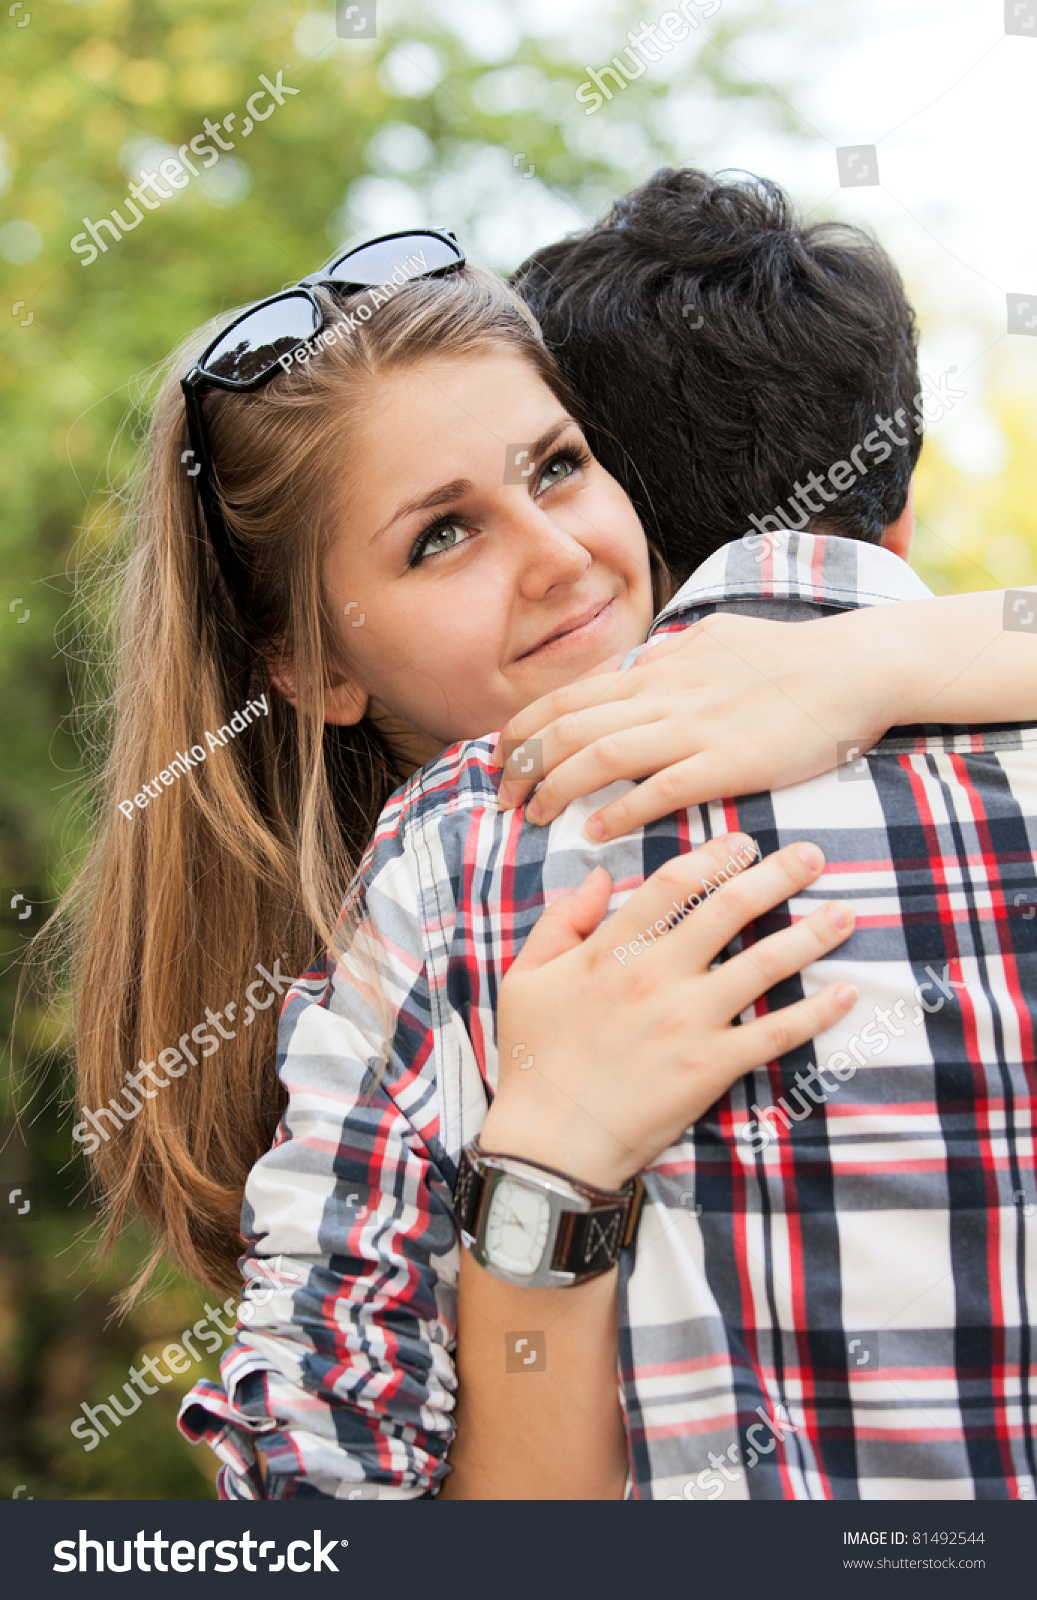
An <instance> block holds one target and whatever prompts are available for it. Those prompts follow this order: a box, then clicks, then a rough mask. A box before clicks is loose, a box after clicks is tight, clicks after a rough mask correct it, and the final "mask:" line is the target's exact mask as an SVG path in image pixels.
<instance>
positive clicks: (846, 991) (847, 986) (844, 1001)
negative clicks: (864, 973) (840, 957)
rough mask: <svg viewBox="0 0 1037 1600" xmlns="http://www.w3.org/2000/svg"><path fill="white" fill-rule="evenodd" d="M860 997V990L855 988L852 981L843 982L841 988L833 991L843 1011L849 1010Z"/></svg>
mask: <svg viewBox="0 0 1037 1600" xmlns="http://www.w3.org/2000/svg"><path fill="white" fill-rule="evenodd" d="M860 997H861V991H860V990H859V989H855V988H854V986H853V984H852V983H844V984H843V985H842V987H841V988H839V989H837V990H836V991H835V998H836V1000H837V1001H838V1003H839V1005H840V1006H841V1008H842V1009H843V1011H849V1010H851V1008H852V1007H853V1006H855V1005H856V1004H857V1001H858V1000H859V999H860Z"/></svg>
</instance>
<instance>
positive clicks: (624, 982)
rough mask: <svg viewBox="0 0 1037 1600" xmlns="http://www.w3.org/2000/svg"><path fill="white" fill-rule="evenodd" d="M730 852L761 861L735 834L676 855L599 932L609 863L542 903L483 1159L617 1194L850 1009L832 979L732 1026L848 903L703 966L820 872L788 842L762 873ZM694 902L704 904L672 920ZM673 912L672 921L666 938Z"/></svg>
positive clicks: (501, 1007) (518, 981)
mask: <svg viewBox="0 0 1037 1600" xmlns="http://www.w3.org/2000/svg"><path fill="white" fill-rule="evenodd" d="M739 854H740V857H741V862H742V863H744V862H747V861H751V860H752V857H753V855H754V854H755V845H754V844H753V842H752V841H751V840H749V839H748V838H747V837H746V836H745V835H744V834H730V835H727V836H726V837H724V838H721V839H719V840H714V841H712V842H711V843H710V844H707V845H705V846H703V848H702V849H700V850H695V851H693V852H692V853H691V854H689V855H685V856H678V857H676V858H675V859H674V860H672V861H669V862H667V863H666V864H665V865H664V866H662V867H660V868H659V869H658V871H657V872H655V873H653V875H652V876H651V877H650V878H648V879H647V880H646V881H645V883H644V884H642V886H641V887H640V888H639V889H638V890H637V891H636V892H635V893H634V894H632V895H631V896H630V897H629V898H628V899H627V900H626V902H625V903H624V904H623V906H621V907H620V909H619V910H618V911H616V912H615V913H614V915H613V916H611V917H610V918H609V919H608V922H607V924H606V923H603V918H604V916H605V912H606V911H607V909H608V903H609V891H610V879H609V876H608V873H607V872H606V871H605V870H604V868H595V869H594V871H593V872H592V873H591V874H590V875H589V876H588V877H587V878H586V879H585V880H584V882H583V884H582V885H581V887H580V888H579V889H577V890H576V891H575V893H573V894H571V895H569V896H568V897H567V898H566V899H564V900H560V901H557V902H556V903H555V904H554V905H553V906H550V907H548V909H547V910H546V911H545V912H544V913H543V915H542V916H541V918H540V920H539V921H538V922H537V924H536V926H535V927H534V928H533V930H532V932H531V933H530V935H529V938H528V939H527V940H526V943H525V946H524V947H523V949H522V951H521V952H520V954H519V956H518V957H517V959H516V960H515V962H514V964H513V965H512V967H511V968H510V970H509V972H508V974H507V976H506V977H505V979H504V982H503V984H502V985H501V992H500V1000H499V1004H498V1009H497V1039H498V1052H499V1061H500V1080H499V1082H498V1086H497V1094H496V1097H495V1099H494V1102H493V1105H492V1106H491V1108H490V1110H489V1112H488V1113H487V1117H486V1122H485V1125H484V1127H483V1131H482V1133H481V1134H480V1139H481V1142H482V1144H483V1147H484V1148H485V1149H487V1150H493V1151H498V1152H500V1153H502V1154H506V1155H513V1156H526V1157H528V1158H529V1159H530V1160H533V1161H539V1162H541V1163H542V1164H545V1165H547V1166H552V1167H556V1168H557V1169H558V1170H560V1171H562V1172H568V1173H571V1174H572V1176H574V1177H577V1178H582V1179H584V1180H585V1181H586V1182H588V1183H592V1184H596V1185H598V1186H599V1187H601V1188H606V1189H617V1188H619V1187H620V1186H621V1185H622V1184H623V1183H624V1182H625V1181H626V1180H627V1179H628V1178H629V1177H631V1176H632V1174H633V1173H635V1172H637V1171H639V1170H640V1169H641V1168H642V1167H644V1166H647V1165H648V1163H650V1162H651V1161H653V1160H654V1159H655V1157H656V1156H657V1155H659V1154H660V1153H661V1151H663V1150H665V1149H666V1148H667V1147H668V1146H669V1145H670V1144H672V1143H673V1141H674V1140H675V1139H676V1138H677V1137H678V1136H679V1135H680V1134H681V1133H682V1132H683V1131H684V1129H685V1128H687V1127H688V1126H689V1125H690V1124H691V1123H692V1122H694V1121H695V1120H696V1119H697V1118H698V1117H700V1116H701V1115H702V1113H703V1112H704V1111H706V1110H707V1109H708V1108H709V1106H711V1105H712V1104H713V1103H714V1101H716V1100H717V1099H719V1097H720V1096H721V1095H722V1094H723V1093H724V1092H725V1091H726V1090H727V1089H728V1088H729V1087H730V1086H731V1084H732V1083H734V1081H735V1080H736V1079H737V1078H739V1077H741V1076H742V1074H743V1073H746V1072H748V1071H750V1070H751V1069H752V1068H754V1067H758V1066H761V1065H762V1064H763V1063H765V1062H767V1061H771V1060H773V1059H774V1058H775V1057H776V1056H779V1055H783V1054H784V1053H785V1052H786V1051H788V1050H792V1049H794V1048H795V1047H796V1046H797V1045H800V1044H803V1043H805V1041H806V1040H808V1039H812V1038H813V1037H814V1035H815V1034H818V1033H821V1032H822V1031H823V1030H824V1029H826V1028H830V1027H832V1025H833V1024H834V1023H835V1022H837V1021H838V1020H839V1019H840V1018H841V1017H842V1016H843V1015H844V1014H845V1013H846V1012H847V1011H848V1010H849V1009H850V1007H851V1006H852V1005H853V1004H854V1003H855V1001H856V999H857V993H858V991H857V990H856V989H854V988H853V987H851V986H850V985H847V984H839V983H830V984H827V985H826V986H825V987H824V988H822V989H820V990H819V991H818V992H817V993H816V994H814V995H811V997H810V998H809V999H808V1000H799V1001H797V1002H795V1004H793V1005H790V1006H786V1007H784V1008H782V1009H781V1010H778V1011H772V1012H769V1013H767V1014H766V1015H764V1016H761V1017H758V1018H757V1019H756V1020H755V1021H753V1022H750V1023H747V1024H744V1025H742V1026H738V1027H735V1026H733V1025H732V1024H733V1023H734V1020H735V1018H737V1017H738V1016H739V1014H740V1013H741V1012H743V1011H744V1010H745V1009H746V1008H747V1007H748V1006H751V1005H752V1003H753V1001H754V1000H756V999H758V998H759V996H760V995H762V994H763V993H764V992H765V990H767V989H769V988H771V987H772V985H774V984H775V983H778V982H780V981H781V980H782V979H784V978H787V977H789V976H791V974H793V973H795V972H798V971H799V970H800V969H801V968H802V967H804V966H807V965H808V964H809V963H810V962H812V961H816V960H817V959H818V957H819V956H823V955H825V954H827V952H828V951H830V950H833V949H834V948H835V947H836V946H837V945H840V944H842V943H843V941H844V940H845V939H846V938H847V937H848V935H849V933H850V931H851V929H852V927H853V914H852V911H851V908H850V907H849V906H848V905H846V904H845V902H841V901H839V902H834V903H832V902H830V903H829V904H828V905H826V906H822V907H819V908H818V909H817V910H816V911H813V912H811V914H810V915H809V916H806V917H803V918H801V919H800V920H799V921H797V922H796V923H794V925H793V926H792V927H790V928H786V929H783V930H782V931H781V932H779V933H774V934H771V935H770V936H769V937H768V938H766V939H761V940H760V941H759V943H757V944H754V945H752V946H751V947H750V948H749V949H748V950H746V951H744V952H742V953H741V954H739V955H736V956H733V957H731V958H730V959H729V960H728V961H726V962H725V963H724V964H723V965H722V966H720V967H718V968H716V970H714V971H711V970H710V962H711V961H712V960H714V958H715V957H716V956H717V955H719V954H720V952H721V951H722V950H723V949H724V947H725V946H726V945H727V944H728V942H729V941H730V940H731V939H732V938H733V937H734V935H735V934H736V933H737V932H738V931H739V930H740V929H741V928H743V927H744V926H745V925H746V923H747V922H749V921H751V920H752V919H753V918H754V917H758V916H760V915H761V914H762V913H763V912H766V911H770V910H771V909H773V907H774V906H777V905H780V904H781V902H782V901H783V900H787V899H790V898H792V897H794V896H795V895H796V894H797V893H798V892H800V891H801V890H803V889H805V888H806V887H807V886H808V885H810V884H812V883H814V882H815V881H816V879H817V878H818V876H819V875H820V873H821V871H822V869H823V867H824V857H823V855H822V854H821V851H820V850H818V848H817V847H816V845H812V844H796V845H789V846H787V847H786V848H784V849H782V850H778V851H776V852H775V853H774V854H773V855H771V856H768V857H767V858H766V859H765V860H763V861H761V862H760V863H759V864H758V865H756V866H744V867H743V866H740V864H739V859H738V858H739ZM725 879H726V880H727V881H725ZM692 897H699V898H700V899H701V903H700V904H698V905H697V906H696V907H695V909H693V910H690V911H688V912H687V913H686V914H684V915H683V916H679V914H678V912H679V908H681V907H683V906H684V904H685V902H687V901H688V900H689V899H691V898H692ZM674 902H676V903H677V907H678V911H675V909H674ZM667 918H669V920H670V921H671V922H672V923H673V926H672V927H671V928H670V929H669V931H663V930H664V928H665V926H666V921H665V919H667ZM638 946H639V947H640V948H639V950H638V949H637V948H635V947H638Z"/></svg>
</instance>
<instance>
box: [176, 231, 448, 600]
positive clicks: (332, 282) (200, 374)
mask: <svg viewBox="0 0 1037 1600" xmlns="http://www.w3.org/2000/svg"><path fill="white" fill-rule="evenodd" d="M464 264H465V255H464V251H463V250H462V249H461V246H460V245H459V244H458V242H457V240H456V239H455V238H454V235H453V234H452V233H450V232H447V231H446V230H444V229H439V228H418V229H415V230H413V231H411V230H407V231H404V232H401V233H386V234H382V235H381V236H380V237H379V238H377V239H369V240H368V241H367V242H366V243H365V244H360V245H356V246H355V247H354V248H353V249H352V250H347V251H346V253H345V255H341V256H336V257H335V259H334V260H333V261H330V262H329V263H328V265H327V266H324V267H321V268H319V269H318V271H316V272H311V273H309V275H308V276H307V277H305V278H300V280H299V282H298V283H297V284H296V285H295V286H294V288H291V289H282V291H281V292H280V294H275V295H271V296H270V297H269V299H267V300H260V301H259V302H258V303H257V304H256V305H254V306H250V307H249V309H248V310H247V311H243V312H242V313H241V315H240V316H239V317H236V318H235V319H234V321H233V322H232V323H231V324H230V326H229V327H227V328H224V329H223V330H222V331H221V332H220V333H218V334H217V335H216V337H215V339H213V340H212V342H211V343H210V344H208V345H207V346H206V347H205V349H204V350H203V351H202V353H201V355H200V356H199V357H198V358H197V360H195V361H192V363H191V365H190V367H189V368H188V370H187V371H186V372H185V373H184V375H183V377H182V378H181V379H180V387H181V389H182V390H183V394H184V403H185V405H186V408H187V431H188V436H189V438H190V441H191V453H192V455H193V458H194V465H193V467H192V470H191V476H192V477H194V479H195V483H196V486H197V489H198V497H199V500H200V502H201V508H202V518H203V522H204V525H205V528H206V530H207V532H208V535H209V540H210V543H211V545H212V548H213V553H214V555H215V556H216V560H217V562H218V563H219V566H220V570H221V572H222V573H223V576H224V578H225V579H226V581H227V584H228V587H229V588H230V591H231V594H232V595H237V594H239V593H240V592H241V588H240V583H241V577H242V571H243V564H242V562H241V559H240V557H239V556H238V554H237V552H236V551H235V550H234V548H233V546H232V544H231V542H230V538H229V536H228V534H227V528H226V524H225V523H224V520H223V516H222V513H221V512H220V509H219V506H218V504H217V499H216V489H215V480H214V477H213V466H212V451H211V448H210V444H209V432H208V429H207V427H206V424H205V412H204V407H203V399H204V395H205V391H206V389H209V388H216V389H227V390H229V391H231V392H232V393H235V394H248V393H251V392H252V391H253V390H254V389H261V388H262V387H263V385H264V384H265V383H269V382H270V380H271V378H273V377H275V376H276V374H277V373H278V372H281V371H284V370H285V369H286V368H287V367H288V366H290V365H291V359H292V358H294V355H295V353H296V352H297V351H298V350H299V349H301V347H302V346H304V345H308V344H309V343H310V342H311V341H312V340H314V339H316V338H317V337H318V336H319V335H320V334H321V333H322V332H323V331H324V326H325V311H324V307H323V305H322V304H321V302H320V300H319V299H318V298H317V296H316V295H315V294H314V292H313V291H314V289H315V288H327V289H334V290H338V291H340V292H345V293H347V294H352V293H355V292H356V291H358V290H360V289H376V288H380V287H381V286H382V285H388V286H391V287H392V288H394V289H395V288H397V287H399V283H400V276H399V275H400V274H401V273H402V274H403V280H402V281H403V282H408V281H415V280H417V279H418V278H439V277H443V276H444V275H445V274H446V273H449V272H456V271H457V270H458V269H459V268H460V267H463V266H464ZM285 358H287V359H285Z"/></svg>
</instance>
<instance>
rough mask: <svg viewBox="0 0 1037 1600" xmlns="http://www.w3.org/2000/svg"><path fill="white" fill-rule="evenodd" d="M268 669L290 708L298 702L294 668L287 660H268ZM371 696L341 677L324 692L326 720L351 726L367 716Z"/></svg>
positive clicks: (275, 686)
mask: <svg viewBox="0 0 1037 1600" xmlns="http://www.w3.org/2000/svg"><path fill="white" fill-rule="evenodd" d="M267 670H268V671H269V673H270V682H271V683H272V684H273V686H274V688H275V689H276V690H277V692H278V694H280V695H282V696H283V697H284V699H285V700H287V701H288V703H289V705H293V706H294V705H296V704H297V703H298V695H297V691H296V686H295V669H294V667H293V666H292V664H291V662H289V661H287V660H285V659H284V658H281V659H278V660H277V661H276V665H275V661H274V659H272V658H271V657H269V656H268V657H267ZM369 698H370V697H369V696H368V694H367V692H366V690H364V689H361V687H360V685H359V684H356V683H353V681H352V680H351V679H349V678H339V679H337V680H336V681H335V682H334V683H333V684H331V685H329V687H328V688H327V689H326V690H325V694H324V721H325V722H335V723H338V724H339V726H340V727H352V726H353V724H354V723H357V722H359V721H360V720H361V718H362V717H364V716H365V715H366V714H367V705H368V700H369Z"/></svg>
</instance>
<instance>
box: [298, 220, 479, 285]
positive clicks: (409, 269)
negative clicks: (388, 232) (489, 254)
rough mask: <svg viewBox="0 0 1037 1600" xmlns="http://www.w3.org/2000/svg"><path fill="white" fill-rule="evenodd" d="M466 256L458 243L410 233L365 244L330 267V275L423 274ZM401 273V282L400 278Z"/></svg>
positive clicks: (359, 278)
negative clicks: (397, 272) (397, 237)
mask: <svg viewBox="0 0 1037 1600" xmlns="http://www.w3.org/2000/svg"><path fill="white" fill-rule="evenodd" d="M463 260H464V257H463V255H462V253H461V251H460V249H459V248H458V246H457V245H456V244H451V243H450V241H449V240H448V239H439V238H437V237H436V235H435V234H431V233H409V234H404V235H403V236H402V237H401V238H399V239H375V240H373V242H372V243H371V244H363V245H361V246H360V248H359V250H353V251H352V252H351V253H350V254H349V255H348V256H344V257H342V258H341V259H340V260H339V261H336V262H335V263H334V265H333V266H331V267H329V268H328V271H327V274H326V276H327V279H328V280H329V281H330V280H335V281H337V282H339V283H359V284H377V283H385V281H386V279H388V278H391V277H392V275H393V273H394V272H396V271H397V269H398V271H399V272H400V273H404V274H406V276H407V277H408V278H422V277H425V276H426V274H428V273H430V272H440V271H442V269H443V268H444V267H456V266H457V265H458V263H459V262H460V261H463ZM399 281H400V280H399V277H397V282H399Z"/></svg>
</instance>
